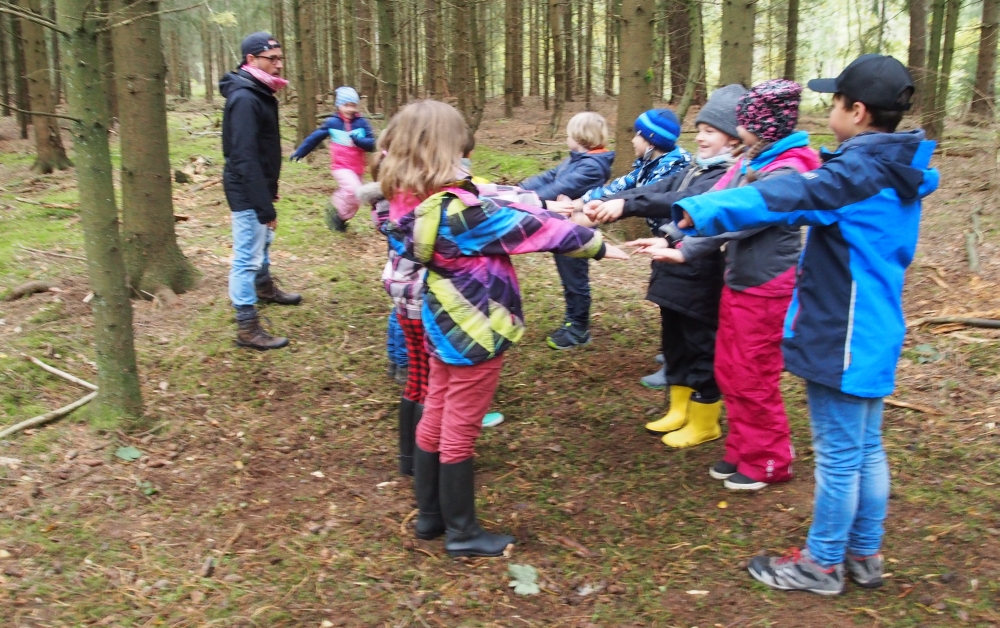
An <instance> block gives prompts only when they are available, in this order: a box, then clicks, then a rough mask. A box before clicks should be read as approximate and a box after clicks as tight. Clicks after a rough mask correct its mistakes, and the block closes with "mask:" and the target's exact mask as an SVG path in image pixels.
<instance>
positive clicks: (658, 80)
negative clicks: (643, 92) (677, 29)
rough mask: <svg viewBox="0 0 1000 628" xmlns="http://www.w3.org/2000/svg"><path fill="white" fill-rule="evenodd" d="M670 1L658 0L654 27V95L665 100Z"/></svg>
mask: <svg viewBox="0 0 1000 628" xmlns="http://www.w3.org/2000/svg"><path fill="white" fill-rule="evenodd" d="M668 4H669V0H656V22H655V24H654V25H653V33H654V40H653V65H652V68H651V69H652V70H653V95H654V96H655V98H658V99H659V98H663V91H664V76H663V75H664V72H665V70H666V65H667V37H668V33H667V19H666V17H667V15H666V12H667V6H668Z"/></svg>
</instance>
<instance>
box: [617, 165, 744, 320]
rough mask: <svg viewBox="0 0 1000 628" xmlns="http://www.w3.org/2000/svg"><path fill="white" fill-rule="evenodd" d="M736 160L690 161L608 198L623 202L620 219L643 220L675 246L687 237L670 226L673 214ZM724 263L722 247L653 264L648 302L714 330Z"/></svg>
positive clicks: (708, 185) (660, 236)
mask: <svg viewBox="0 0 1000 628" xmlns="http://www.w3.org/2000/svg"><path fill="white" fill-rule="evenodd" d="M732 163H733V162H732V160H731V159H730V160H727V161H723V162H720V163H717V164H713V165H711V166H709V167H707V168H702V167H701V166H699V165H698V164H697V163H695V162H692V163H691V165H690V166H688V167H687V168H685V169H684V170H682V171H681V172H678V173H676V174H674V175H672V176H669V177H667V178H665V179H661V180H659V181H657V182H656V183H652V184H650V185H643V186H641V187H637V188H633V189H631V190H625V191H624V192H619V193H618V194H614V195H612V196H609V197H608V198H607V199H605V200H612V199H616V198H620V199H624V200H625V207H624V209H623V211H622V218H628V217H641V218H645V219H646V221H647V222H648V223H649V224H650V225H656V228H654V229H651V230H652V232H653V235H654V236H656V237H659V238H663V237H665V238H667V240H668V241H669V242H671V243H674V242H677V241H679V240H680V239H681V238H683V237H684V234H683V233H681V232H680V231H679V230H678V229H676V227H674V226H673V223H672V222H671V221H670V216H671V210H672V206H673V204H674V203H676V202H677V201H679V200H681V199H684V198H688V197H690V196H696V195H698V194H704V193H706V192H708V191H710V190H711V189H712V187H713V186H714V185H715V184H716V183H718V181H719V179H721V178H722V175H724V174H725V173H726V170H728V169H729V167H730V166H731V165H732ZM725 267H726V259H725V256H724V255H723V253H722V250H721V248H720V247H719V246H716V248H715V251H714V252H711V253H707V254H705V255H703V256H701V257H698V258H696V259H692V260H691V261H689V262H687V263H684V264H671V263H669V262H655V261H654V262H653V263H652V268H653V273H652V276H651V277H650V279H649V289H648V291H647V292H646V299H647V300H649V301H652V302H653V303H655V304H657V305H659V306H660V307H665V308H668V309H671V310H674V311H675V312H680V313H681V314H683V315H685V316H690V317H691V318H694V319H697V320H700V321H702V322H704V323H708V324H710V325H714V324H716V323H717V322H718V319H719V298H720V296H721V294H722V284H723V280H722V276H723V271H724V270H725Z"/></svg>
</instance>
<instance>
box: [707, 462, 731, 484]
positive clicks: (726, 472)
mask: <svg viewBox="0 0 1000 628" xmlns="http://www.w3.org/2000/svg"><path fill="white" fill-rule="evenodd" d="M708 474H709V475H710V476H712V479H713V480H728V479H729V478H731V477H732V476H734V475H736V465H735V464H729V463H728V462H726V461H725V460H720V461H718V462H716V463H715V464H713V465H712V466H711V467H709V468H708Z"/></svg>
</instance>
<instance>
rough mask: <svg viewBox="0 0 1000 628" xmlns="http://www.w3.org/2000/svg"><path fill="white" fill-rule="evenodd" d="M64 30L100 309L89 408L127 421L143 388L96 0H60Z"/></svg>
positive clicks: (100, 418)
mask: <svg viewBox="0 0 1000 628" xmlns="http://www.w3.org/2000/svg"><path fill="white" fill-rule="evenodd" d="M56 4H57V9H58V20H59V27H60V28H61V29H62V30H63V31H64V32H66V33H68V35H66V36H64V39H63V44H64V49H63V51H64V53H65V57H66V66H65V68H64V71H65V79H66V96H67V100H68V102H69V115H71V116H73V117H74V118H76V121H75V122H74V123H73V125H72V133H73V148H74V151H75V154H76V159H77V169H76V173H77V185H78V188H79V191H80V219H81V220H80V222H81V224H82V226H83V243H84V249H85V251H86V253H87V270H88V273H89V276H90V290H91V292H93V293H94V298H93V299H91V301H90V306H91V309H92V310H93V312H94V348H95V350H96V356H97V381H98V384H97V386H98V390H99V393H98V396H97V399H96V401H95V403H94V405H93V406H92V407H91V408H90V412H91V414H92V416H93V417H94V419H96V421H97V422H98V424H99V425H100V426H102V427H104V428H112V427H114V426H115V425H116V424H118V423H119V421H121V420H124V422H125V427H126V428H127V429H132V428H135V427H136V426H138V425H140V424H141V422H142V394H141V392H140V389H139V374H138V368H137V367H136V360H135V345H134V344H133V339H132V304H131V302H130V301H129V293H128V287H127V285H126V280H125V260H124V258H123V256H122V241H121V237H120V235H119V233H118V209H117V207H116V206H115V190H114V186H113V184H112V180H111V151H110V149H109V147H108V120H109V119H110V116H109V115H108V112H107V109H106V107H107V96H106V95H105V94H104V93H103V91H104V87H105V85H106V83H105V81H104V77H103V76H102V74H101V71H100V63H99V61H98V52H97V48H98V43H97V32H96V29H97V27H98V25H99V22H98V20H97V19H95V15H94V13H93V12H92V11H93V8H94V7H93V4H92V2H91V0H57V2H56Z"/></svg>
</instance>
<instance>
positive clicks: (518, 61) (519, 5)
mask: <svg viewBox="0 0 1000 628" xmlns="http://www.w3.org/2000/svg"><path fill="white" fill-rule="evenodd" d="M514 5H515V6H514V73H513V75H512V76H511V78H512V79H513V80H512V85H513V87H514V106H515V107H520V106H522V105H523V104H524V0H514Z"/></svg>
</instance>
